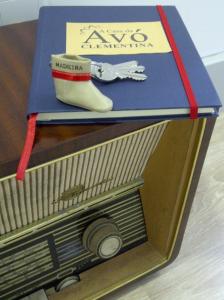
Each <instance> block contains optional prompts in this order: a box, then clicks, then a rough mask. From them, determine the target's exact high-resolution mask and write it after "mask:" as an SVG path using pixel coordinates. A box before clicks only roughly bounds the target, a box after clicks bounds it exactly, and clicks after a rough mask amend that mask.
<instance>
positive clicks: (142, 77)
mask: <svg viewBox="0 0 224 300" xmlns="http://www.w3.org/2000/svg"><path fill="white" fill-rule="evenodd" d="M118 78H120V79H126V78H129V79H133V80H136V81H143V80H146V79H147V75H145V74H141V73H134V72H126V73H121V74H119V75H118Z"/></svg>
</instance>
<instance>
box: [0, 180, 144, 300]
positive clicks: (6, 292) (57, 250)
mask: <svg viewBox="0 0 224 300" xmlns="http://www.w3.org/2000/svg"><path fill="white" fill-rule="evenodd" d="M139 184H142V182H139V183H137V185H136V183H135V185H132V186H129V187H127V188H126V189H116V190H114V191H112V192H111V193H107V194H105V197H104V198H103V199H100V200H99V201H98V202H96V200H95V201H94V203H92V204H91V202H90V203H89V206H88V207H85V208H83V209H81V208H80V210H79V211H77V212H76V213H74V214H72V215H70V216H67V217H65V218H63V219H62V220H60V221H56V222H53V223H51V224H49V225H48V226H45V227H43V228H41V229H39V230H37V231H36V232H35V231H34V232H33V233H29V234H27V235H25V236H24V237H23V238H22V239H19V240H17V239H15V241H11V242H10V243H9V244H7V243H6V244H3V243H2V245H1V248H0V249H1V251H0V291H1V295H0V299H1V300H3V299H4V300H6V299H7V300H9V299H16V298H18V297H20V296H22V295H24V294H27V293H29V292H31V291H32V290H35V289H37V288H39V287H42V286H44V285H48V284H50V283H52V282H58V281H59V279H63V277H65V276H68V275H69V274H74V273H75V274H79V273H81V272H83V271H84V270H86V269H89V268H90V267H92V266H95V265H96V264H99V263H101V262H103V261H104V260H103V259H101V258H100V257H98V256H97V255H95V254H94V253H92V252H91V251H88V249H86V248H85V247H84V245H83V233H84V231H85V229H86V228H87V227H88V225H89V224H90V223H91V222H93V221H95V220H98V219H100V218H101V219H102V218H104V219H107V220H109V221H110V222H113V223H114V224H116V226H117V229H118V231H119V235H120V236H121V240H122V246H121V249H120V250H119V252H118V254H120V253H122V252H124V251H126V250H129V249H130V248H133V247H135V246H137V245H139V244H141V243H143V242H145V241H146V240H147V233H146V227H145V222H144V216H143V209H142V204H141V199H140V194H139V189H138V188H139ZM107 235H108V237H109V236H110V233H109V232H108V233H107Z"/></svg>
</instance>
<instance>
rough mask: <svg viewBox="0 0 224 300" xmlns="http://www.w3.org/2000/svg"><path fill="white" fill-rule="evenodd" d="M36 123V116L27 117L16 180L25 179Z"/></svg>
mask: <svg viewBox="0 0 224 300" xmlns="http://www.w3.org/2000/svg"><path fill="white" fill-rule="evenodd" d="M36 121H37V114H31V115H30V116H29V120H28V124H27V133H26V140H25V144H24V147H23V152H22V155H21V158H20V162H19V165H18V168H17V172H16V179H17V180H23V179H24V177H25V171H26V168H27V165H28V163H29V160H30V155H31V152H32V148H33V142H34V138H35V131H36Z"/></svg>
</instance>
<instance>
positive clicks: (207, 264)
mask: <svg viewBox="0 0 224 300" xmlns="http://www.w3.org/2000/svg"><path fill="white" fill-rule="evenodd" d="M223 128H224V113H222V115H221V116H220V117H219V118H218V120H217V123H216V127H215V130H214V133H213V136H212V139H211V143H210V146H209V150H208V153H207V157H206V160H205V163H204V167H203V171H202V174H201V178H200V181H199V185H198V189H197V192H196V196H195V199H194V203H193V207H192V210H191V214H190V217H189V221H188V225H187V229H186V233H185V236H184V240H183V244H182V247H181V251H180V254H179V256H178V257H177V259H176V260H175V261H174V262H173V263H172V264H171V265H169V266H168V267H167V268H164V269H162V270H161V271H159V272H157V273H155V274H153V275H151V276H147V277H144V278H142V279H140V280H138V281H136V282H134V283H132V284H129V285H128V286H126V287H124V288H121V289H120V290H118V291H117V292H115V293H113V294H111V295H109V296H106V297H105V298H104V299H105V300H140V299H141V300H176V299H178V300H223V299H224V201H223V199H224V168H223V161H224V140H223Z"/></svg>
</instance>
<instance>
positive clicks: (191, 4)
mask: <svg viewBox="0 0 224 300" xmlns="http://www.w3.org/2000/svg"><path fill="white" fill-rule="evenodd" d="M158 3H160V4H163V5H165V4H168V5H169V4H170V5H176V6H177V8H178V10H179V12H180V13H181V15H182V18H183V19H184V22H185V24H186V25H187V28H188V30H189V32H190V34H191V36H192V38H193V40H194V42H195V44H196V47H197V48H198V50H199V53H200V55H201V56H202V57H205V56H208V55H212V54H215V53H219V52H222V51H224V36H223V35H224V34H223V31H224V17H223V12H224V1H223V0H213V1H210V0H173V1H172V0H160V1H156V0H151V1H150V0H147V1H146V0H123V1H121V0H92V1H91V0H0V24H1V25H6V24H11V23H17V22H22V21H25V20H33V19H37V18H38V10H39V7H40V6H42V5H154V4H158Z"/></svg>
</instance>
